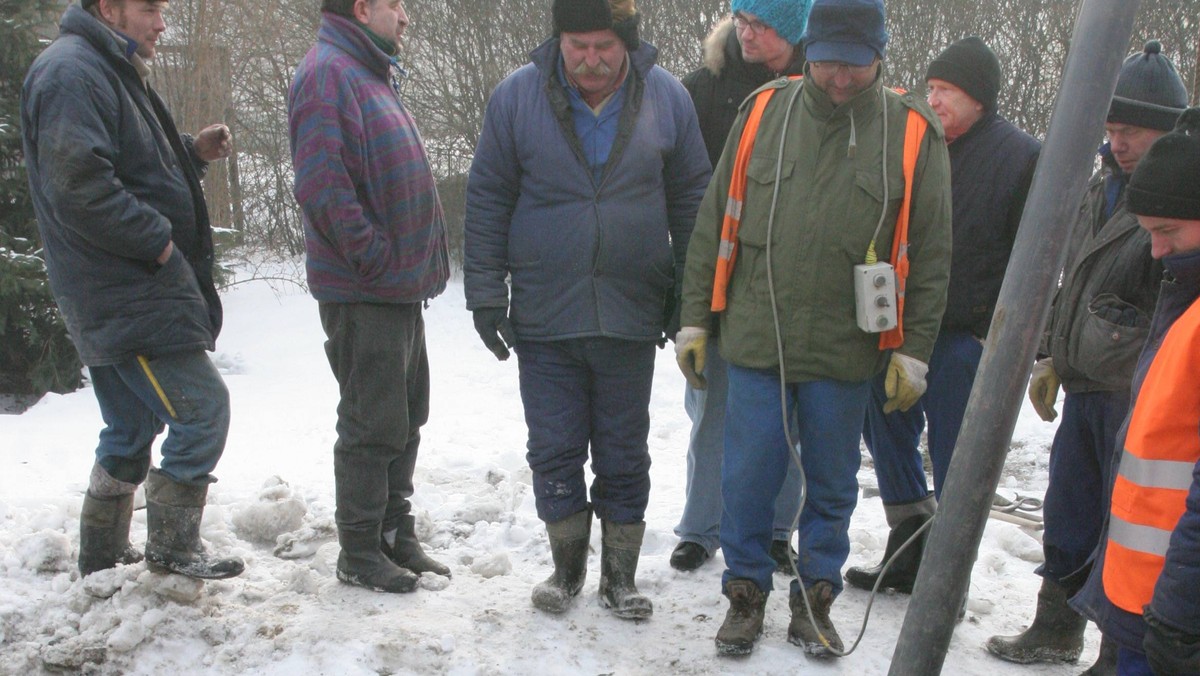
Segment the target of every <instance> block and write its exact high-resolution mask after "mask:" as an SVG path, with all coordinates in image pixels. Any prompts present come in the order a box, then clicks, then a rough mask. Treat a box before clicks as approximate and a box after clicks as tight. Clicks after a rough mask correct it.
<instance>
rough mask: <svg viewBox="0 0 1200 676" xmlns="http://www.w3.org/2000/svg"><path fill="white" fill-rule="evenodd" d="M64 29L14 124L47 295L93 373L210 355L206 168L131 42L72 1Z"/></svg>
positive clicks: (215, 318) (213, 332)
mask: <svg viewBox="0 0 1200 676" xmlns="http://www.w3.org/2000/svg"><path fill="white" fill-rule="evenodd" d="M60 28H61V33H60V35H59V37H58V39H57V40H55V41H54V43H53V44H51V45H50V46H49V47H47V48H46V50H45V51H44V52H42V54H41V55H39V56H38V57H37V59H36V60H35V61H34V63H33V65H32V66H31V67H30V69H29V73H28V75H27V76H26V78H25V85H24V88H23V90H22V92H21V99H22V101H21V126H22V134H23V141H24V147H25V162H26V165H27V167H28V170H29V183H30V188H31V192H32V196H33V206H34V211H35V213H36V214H37V219H38V227H39V230H40V232H41V235H42V239H43V242H44V244H45V258H46V268H47V271H48V272H49V276H50V287H51V290H52V291H53V292H54V297H55V299H56V300H57V302H58V306H59V309H60V310H61V311H62V314H63V317H64V319H65V320H66V323H67V329H68V330H69V331H70V333H71V337H72V339H73V340H74V341H75V346H76V348H78V350H79V355H80V357H81V358H82V359H83V363H84V364H87V365H89V366H99V365H105V364H113V363H117V362H120V361H124V360H126V359H129V358H131V357H133V356H136V355H145V356H148V357H155V356H158V355H162V354H166V353H170V352H179V351H184V350H197V349H208V350H211V349H213V348H214V345H215V341H216V337H217V333H218V331H219V330H220V327H221V303H220V300H219V299H218V297H217V293H216V289H215V288H214V286H213V282H212V264H213V247H212V233H211V229H210V227H209V222H208V211H207V208H206V206H205V204H204V195H203V192H202V190H201V187H200V176H201V175H202V174H203V172H204V169H205V166H206V165H205V164H204V163H203V162H202V161H201V160H199V158H197V157H196V155H195V153H194V152H193V150H192V145H191V138H190V137H187V136H181V135H180V134H179V132H178V131H177V130H176V128H175V123H174V122H173V121H172V120H171V116H170V114H169V113H168V112H167V109H166V106H165V105H163V102H162V99H160V98H159V97H158V95H157V94H155V93H154V91H153V90H150V89H149V88H148V87H146V86H144V85H143V83H142V80H141V78H140V77H139V75H138V72H137V70H136V69H135V68H134V66H133V64H132V63H131V62H130V61H129V55H130V54H132V51H131V50H130V49H129V48H128V45H127V43H126V42H125V41H123V40H121V39H119V38H118V37H117V36H115V35H114V34H113V33H112V32H111V31H109V30H108V28H107V27H106V26H104V24H102V23H100V22H99V21H98V20H97V19H96V18H95V17H94V16H92V15H91V14H89V13H88V12H86V11H84V10H82V9H80V7H79V6H78V5H75V4H73V5H71V6H70V7H68V8H67V12H66V14H64V15H63V19H62V23H61V26H60ZM170 241H173V242H174V243H175V252H174V253H173V254H172V256H171V258H170V259H169V260H168V261H167V262H166V264H165V265H163V266H159V265H157V264H156V263H155V259H156V258H157V257H158V255H159V254H160V253H162V251H163V249H165V248H166V246H167V243H168V242H170Z"/></svg>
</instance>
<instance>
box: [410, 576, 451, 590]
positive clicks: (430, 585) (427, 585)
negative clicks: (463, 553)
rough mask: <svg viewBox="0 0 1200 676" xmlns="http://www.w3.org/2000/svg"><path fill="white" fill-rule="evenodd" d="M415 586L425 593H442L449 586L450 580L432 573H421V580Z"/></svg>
mask: <svg viewBox="0 0 1200 676" xmlns="http://www.w3.org/2000/svg"><path fill="white" fill-rule="evenodd" d="M417 584H418V585H420V586H421V589H424V590H427V591H442V590H443V589H445V588H446V587H449V586H450V578H448V577H446V576H445V575H435V574H434V573H421V579H420V580H419V581H418V582H417Z"/></svg>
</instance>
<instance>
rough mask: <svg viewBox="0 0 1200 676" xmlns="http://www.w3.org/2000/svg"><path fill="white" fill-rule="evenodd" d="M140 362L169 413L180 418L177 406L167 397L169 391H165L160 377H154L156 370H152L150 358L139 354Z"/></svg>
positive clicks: (175, 417) (172, 416)
mask: <svg viewBox="0 0 1200 676" xmlns="http://www.w3.org/2000/svg"><path fill="white" fill-rule="evenodd" d="M137 360H138V363H139V364H141V365H142V370H143V371H145V372H146V378H147V379H149V380H150V385H152V386H153V387H154V391H155V392H156V393H157V394H158V398H159V399H160V400H162V403H163V406H166V407H167V413H168V414H170V416H171V418H172V419H178V418H179V416H177V415H175V407H174V406H172V405H171V400H170V399H167V393H166V392H163V388H162V385H159V384H158V378H155V377H154V371H151V370H150V360H149V359H146V358H145V357H144V356H142V355H140V354H139V355H138V358H137Z"/></svg>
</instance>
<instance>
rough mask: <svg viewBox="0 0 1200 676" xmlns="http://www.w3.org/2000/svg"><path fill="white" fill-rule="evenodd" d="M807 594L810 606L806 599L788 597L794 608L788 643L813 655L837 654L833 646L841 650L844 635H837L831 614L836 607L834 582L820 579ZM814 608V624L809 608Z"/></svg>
mask: <svg viewBox="0 0 1200 676" xmlns="http://www.w3.org/2000/svg"><path fill="white" fill-rule="evenodd" d="M805 594H806V595H807V597H808V607H807V608H806V607H805V604H804V598H803V597H801V596H800V595H799V594H793V595H792V596H791V598H789V599H788V605H789V606H790V607H791V610H792V621H791V623H789V624H788V643H791V644H793V645H798V646H800V647H801V648H804V652H806V653H808V654H809V655H812V656H813V657H838V655H837V654H835V653H834V652H833V651H832V650H830V648H832V649H833V650H837V651H838V652H841V651H842V637H841V636H838V633H837V629H836V628H835V627H834V626H833V620H832V619H831V618H830V617H829V609H830V608H832V607H833V585H832V584H830V583H829V582H828V581H826V580H821V581H819V582H817V583H816V584H814V585H813V586H811V587H809V588H808V589H807V590H806V591H805ZM810 608H811V609H812V616H813V619H814V620H816V624H815V625H814V624H813V623H812V621H810V620H809V619H808V611H809V609H810Z"/></svg>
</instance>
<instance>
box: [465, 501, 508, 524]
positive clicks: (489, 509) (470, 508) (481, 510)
mask: <svg viewBox="0 0 1200 676" xmlns="http://www.w3.org/2000/svg"><path fill="white" fill-rule="evenodd" d="M506 511H508V510H507V509H506V508H505V506H504V503H503V502H501V501H500V500H497V499H495V498H481V499H479V500H476V501H474V502H472V503H470V504H467V505H463V506H462V507H461V508H459V510H458V512H457V513H456V514H455V515H454V520H455V521H465V522H466V523H479V522H480V521H489V522H493V521H499V520H500V515H501V514H504V512H506Z"/></svg>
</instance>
